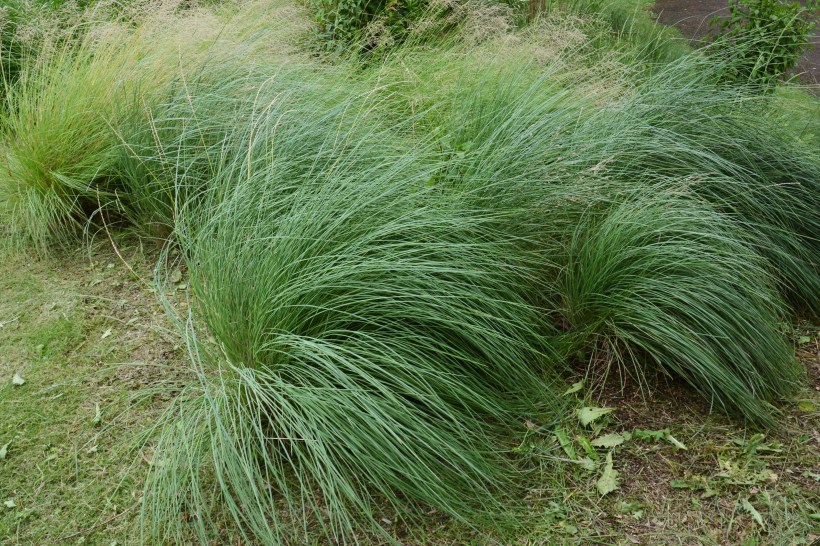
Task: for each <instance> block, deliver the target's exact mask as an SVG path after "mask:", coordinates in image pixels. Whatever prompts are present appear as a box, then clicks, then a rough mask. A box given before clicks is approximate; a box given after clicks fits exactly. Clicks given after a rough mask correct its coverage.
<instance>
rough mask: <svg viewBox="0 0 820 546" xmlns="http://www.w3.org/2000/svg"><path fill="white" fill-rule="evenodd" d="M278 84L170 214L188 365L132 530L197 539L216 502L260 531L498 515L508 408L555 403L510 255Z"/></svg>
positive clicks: (366, 135)
mask: <svg viewBox="0 0 820 546" xmlns="http://www.w3.org/2000/svg"><path fill="white" fill-rule="evenodd" d="M280 99H281V100H277V101H271V102H269V104H270V108H269V109H267V110H266V111H264V112H263V114H262V118H261V119H256V120H255V121H254V122H253V125H254V127H255V129H254V130H253V131H248V132H246V133H245V134H246V135H248V138H237V139H236V142H244V144H243V148H240V149H238V150H236V153H235V154H234V156H233V157H234V160H233V161H228V162H226V163H225V164H224V165H223V166H222V168H220V169H219V170H218V172H217V173H216V175H215V177H214V180H213V181H212V184H211V186H210V188H209V190H208V195H207V196H206V198H205V199H204V200H200V201H199V202H198V203H197V204H196V205H195V206H194V207H193V208H192V209H191V210H188V211H185V213H183V214H181V215H179V217H178V219H179V223H178V226H177V239H178V241H179V248H180V251H181V254H182V256H183V257H184V261H185V264H186V265H187V269H188V273H189V276H190V279H189V286H190V290H191V293H192V295H193V307H192V318H191V322H186V321H185V320H181V324H186V323H187V324H188V327H187V328H186V334H187V340H188V345H189V348H190V354H191V357H192V364H193V366H194V373H195V375H196V378H197V380H196V381H194V382H193V383H192V384H191V385H190V386H189V387H188V388H187V389H185V390H184V391H183V392H182V393H181V395H180V397H179V399H178V401H177V402H176V403H175V405H174V406H173V407H172V408H171V409H170V410H169V412H168V413H167V415H166V418H165V419H166V420H165V422H164V426H163V427H162V428H161V434H160V436H159V439H158V442H157V444H156V447H155V460H156V464H155V465H154V466H153V467H152V472H151V476H150V478H149V480H148V484H147V489H146V497H145V498H146V501H147V502H146V505H145V510H144V513H143V517H144V522H145V530H146V533H147V535H146V537H145V538H146V539H147V540H149V541H152V542H163V541H167V540H177V541H179V540H183V537H184V536H185V533H186V530H190V529H191V528H193V529H194V530H195V532H196V533H197V534H198V536H199V537H200V539H201V540H202V541H206V540H207V539H208V537H211V536H213V533H214V532H216V528H215V525H214V524H213V521H215V519H216V517H217V513H218V512H219V509H218V507H219V506H221V507H222V509H224V511H225V512H227V513H228V515H229V519H230V520H232V521H233V522H234V523H235V532H236V533H237V534H239V535H241V536H242V537H243V538H244V540H246V541H248V542H253V543H262V544H278V543H283V542H284V543H287V542H288V541H297V542H300V541H301V542H303V541H305V540H307V537H308V536H317V535H325V536H327V537H329V538H330V539H331V540H335V541H340V542H344V541H348V540H355V536H356V535H355V533H356V532H360V531H362V530H364V531H375V532H377V533H384V531H383V530H382V528H381V527H380V526H379V520H380V517H381V516H380V513H381V512H380V510H387V511H388V512H389V513H390V514H391V519H392V514H398V515H399V517H405V516H407V515H408V514H410V513H412V512H413V507H417V506H422V507H427V508H425V510H429V509H430V507H432V508H435V509H437V510H440V511H442V512H444V513H446V514H449V515H451V516H453V517H456V518H459V519H462V520H464V521H466V522H467V523H469V524H473V525H477V524H479V523H480V522H481V521H483V520H493V519H496V523H498V522H499V521H498V517H497V516H498V514H502V513H504V512H505V511H504V510H502V507H503V506H504V500H510V499H511V498H512V497H510V496H509V495H510V494H511V493H512V492H513V491H515V477H514V472H513V470H512V466H511V461H510V460H508V459H507V458H506V457H505V455H504V454H505V452H507V451H509V450H510V449H511V448H512V447H514V445H515V444H514V443H513V441H512V439H513V438H515V435H516V431H524V428H523V426H522V424H521V423H522V421H521V419H522V418H526V416H528V415H534V414H536V413H539V414H540V413H547V414H551V413H552V412H553V411H554V408H555V407H556V402H555V397H554V396H553V394H552V393H551V391H550V389H549V387H548V385H547V383H545V381H544V380H543V379H542V378H541V377H540V374H539V373H538V372H537V370H538V369H549V368H550V367H551V365H549V364H548V362H549V361H550V359H551V356H550V352H551V350H550V343H549V337H548V336H547V335H546V334H547V333H548V332H549V331H550V328H549V327H548V324H547V323H546V322H545V320H544V319H543V314H542V313H540V312H539V310H538V309H537V308H536V307H535V306H534V305H533V304H532V302H531V301H530V295H531V294H537V293H538V291H537V290H535V289H534V285H535V284H537V280H536V278H535V276H534V275H533V274H532V272H533V269H532V263H531V257H530V256H529V254H528V253H526V252H523V251H522V250H521V249H520V247H521V246H523V245H518V244H516V243H515V242H514V241H510V240H508V238H507V237H506V236H501V233H500V232H498V231H497V230H495V229H494V228H493V225H494V224H495V223H496V222H497V221H498V218H497V217H496V216H497V215H498V214H499V213H497V212H493V211H487V210H480V209H479V210H476V209H472V208H470V207H469V206H466V205H465V204H464V203H463V202H462V200H461V199H460V198H459V197H458V196H457V195H448V194H447V193H445V192H442V191H440V189H439V188H437V187H435V185H430V184H428V181H429V179H430V175H431V170H432V169H434V168H438V165H437V164H436V161H435V153H433V152H431V151H429V150H425V149H424V147H414V146H408V145H407V142H406V141H403V140H402V139H401V138H399V137H398V134H399V132H397V131H394V130H390V131H388V130H384V129H378V124H377V123H376V122H375V119H374V114H373V111H372V110H370V109H369V108H368V106H367V105H361V104H359V105H357V102H360V101H358V100H353V99H351V100H350V101H348V102H347V103H346V104H344V108H343V111H345V112H346V114H347V116H349V117H347V116H345V117H342V118H337V119H333V118H330V119H328V118H326V117H325V116H323V115H322V114H320V113H316V112H314V113H313V115H311V113H310V111H307V110H300V108H299V107H298V100H297V99H293V100H294V101H295V103H294V104H291V103H290V101H288V100H285V98H284V97H281V96H280ZM294 105H295V106H296V107H293V106H294ZM365 114H367V115H365ZM365 120H366V123H364V122H365ZM321 134H323V135H324V138H321V139H318V138H316V137H317V136H318V135H321ZM209 336H210V337H211V338H212V341H207V339H208V337H209ZM215 499H219V503H218V505H214V504H213V501H214V500H215ZM374 500H375V504H374ZM182 513H196V514H197V517H196V518H195V519H194V520H192V521H191V522H189V523H185V522H184V521H183V520H182V519H180V514H182ZM501 519H503V517H502V518H501Z"/></svg>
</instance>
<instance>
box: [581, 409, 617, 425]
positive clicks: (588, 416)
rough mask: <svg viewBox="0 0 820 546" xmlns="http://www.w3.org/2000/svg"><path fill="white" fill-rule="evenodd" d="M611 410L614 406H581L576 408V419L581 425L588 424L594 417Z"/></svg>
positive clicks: (601, 415) (597, 417) (596, 417)
mask: <svg viewBox="0 0 820 546" xmlns="http://www.w3.org/2000/svg"><path fill="white" fill-rule="evenodd" d="M613 411H615V408H593V407H583V408H581V409H579V410H578V420H579V421H580V422H581V424H582V425H583V426H588V425H589V424H590V423H592V422H593V421H595V420H596V419H599V418H601V417H603V416H604V415H606V414H608V413H612V412H613Z"/></svg>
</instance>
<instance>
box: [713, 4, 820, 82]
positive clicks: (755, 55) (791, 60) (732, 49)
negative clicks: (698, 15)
mask: <svg viewBox="0 0 820 546" xmlns="http://www.w3.org/2000/svg"><path fill="white" fill-rule="evenodd" d="M818 15H820V3H818V2H817V0H808V1H807V2H805V5H804V3H801V2H787V1H785V0H730V2H729V17H728V18H726V19H723V20H720V19H716V20H713V21H712V25H713V26H715V27H717V29H718V36H717V38H716V39H715V41H714V44H713V45H714V47H716V48H717V50H718V51H719V52H721V53H722V54H723V55H725V56H728V57H729V58H730V59H731V61H732V62H731V63H730V64H729V65H728V66H729V70H727V74H726V76H727V77H728V78H729V79H731V80H734V81H747V80H751V81H763V82H767V81H772V80H777V79H781V78H784V77H786V76H788V75H789V74H790V73H791V71H792V70H793V69H794V68H795V67H796V66H797V62H798V61H799V60H800V57H801V56H802V55H803V52H804V51H806V49H808V48H809V47H811V37H812V33H813V32H814V28H815V26H816V24H817V23H816V20H817V17H818Z"/></svg>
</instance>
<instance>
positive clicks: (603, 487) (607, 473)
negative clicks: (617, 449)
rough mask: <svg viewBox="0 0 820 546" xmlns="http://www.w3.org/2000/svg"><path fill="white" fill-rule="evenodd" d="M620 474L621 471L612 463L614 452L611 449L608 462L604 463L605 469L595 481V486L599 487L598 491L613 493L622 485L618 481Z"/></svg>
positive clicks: (606, 493) (607, 457) (604, 493)
mask: <svg viewBox="0 0 820 546" xmlns="http://www.w3.org/2000/svg"><path fill="white" fill-rule="evenodd" d="M618 475H619V472H618V471H617V470H615V468H614V467H613V464H612V452H611V451H610V452H609V453H607V455H606V464H605V465H604V471H603V472H602V473H601V476H600V477H599V478H598V481H597V482H596V483H595V487H597V488H598V493H600V494H601V496H603V495H608V494H609V493H612V492H613V491H615V490H616V489H618V487H619V486H620V485H619V483H618Z"/></svg>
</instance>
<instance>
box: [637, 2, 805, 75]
mask: <svg viewBox="0 0 820 546" xmlns="http://www.w3.org/2000/svg"><path fill="white" fill-rule="evenodd" d="M727 6H728V2H727V0H657V1H656V2H655V6H654V7H653V8H652V11H654V12H655V13H656V14H657V15H658V20H659V21H660V22H661V23H663V24H665V25H674V26H676V27H677V28H679V29H680V31H681V32H682V33H683V34H684V35H685V36H687V37H689V38H691V39H692V41H693V42H694V41H697V40H699V39H700V38H703V37H704V36H706V35H707V34H708V32H709V20H710V19H711V18H712V17H714V16H725V15H728V13H729V10H728V7H727ZM812 43H813V44H814V47H812V48H811V49H809V50H808V51H807V52H806V53H805V54H804V55H803V58H802V59H801V61H800V64H799V65H798V71H799V72H801V73H802V75H801V80H802V81H803V82H804V83H807V84H820V27H818V28H817V29H816V31H815V34H814V37H813V39H812Z"/></svg>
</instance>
